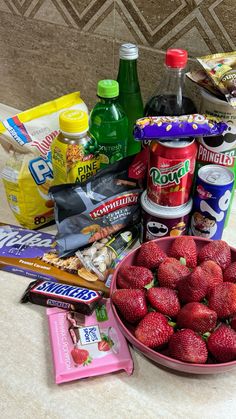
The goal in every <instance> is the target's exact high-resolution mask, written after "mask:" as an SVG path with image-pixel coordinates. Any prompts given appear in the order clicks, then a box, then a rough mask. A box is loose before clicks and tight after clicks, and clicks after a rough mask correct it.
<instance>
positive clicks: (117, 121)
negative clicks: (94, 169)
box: [89, 80, 128, 168]
mask: <svg viewBox="0 0 236 419" xmlns="http://www.w3.org/2000/svg"><path fill="white" fill-rule="evenodd" d="M97 95H98V97H99V99H100V101H99V102H98V103H97V104H96V105H95V106H94V108H93V110H92V111H91V114H90V124H89V132H90V134H91V135H92V136H93V137H94V138H95V139H96V140H97V143H98V147H99V154H100V163H101V166H100V167H101V168H104V167H106V166H107V165H108V164H112V163H114V162H115V161H117V160H121V159H123V158H124V157H126V156H127V143H128V118H127V116H126V114H125V112H124V110H123V108H122V107H121V105H120V103H119V102H118V96H119V84H118V82H117V81H116V80H100V81H99V82H98V85H97Z"/></svg>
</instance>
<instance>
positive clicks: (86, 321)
mask: <svg viewBox="0 0 236 419" xmlns="http://www.w3.org/2000/svg"><path fill="white" fill-rule="evenodd" d="M47 315H48V322H49V332H50V338H51V347H52V355H53V363H54V373H55V382H56V384H60V383H64V382H67V381H73V380H77V379H80V378H85V377H92V376H96V375H102V374H107V373H110V372H113V371H117V370H122V369H123V370H125V371H126V372H127V374H129V375H130V374H132V372H133V360H132V358H131V354H130V351H129V348H128V344H127V342H126V340H125V338H124V336H123V335H122V333H121V332H120V330H119V328H118V325H117V324H116V322H115V319H114V316H113V313H112V310H111V306H110V299H107V300H105V299H104V300H102V303H101V304H100V305H99V306H98V308H97V309H96V310H95V311H94V313H93V314H92V315H90V316H82V315H81V314H78V313H75V312H71V311H64V310H61V309H58V308H49V309H47Z"/></svg>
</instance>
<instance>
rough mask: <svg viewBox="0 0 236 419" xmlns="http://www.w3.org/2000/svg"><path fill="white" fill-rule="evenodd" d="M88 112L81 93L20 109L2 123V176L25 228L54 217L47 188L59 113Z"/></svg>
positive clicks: (11, 206)
mask: <svg viewBox="0 0 236 419" xmlns="http://www.w3.org/2000/svg"><path fill="white" fill-rule="evenodd" d="M65 109H80V110H83V111H86V112H88V109H87V106H86V105H85V103H84V102H83V100H82V99H81V97H80V92H75V93H70V94H68V95H65V96H62V97H60V98H58V99H55V100H52V101H50V102H47V103H44V104H42V105H39V106H36V107H35V108H32V109H29V110H27V111H24V112H21V113H19V114H18V115H16V116H14V117H12V118H8V119H6V120H5V121H2V123H0V144H1V145H2V146H3V148H4V149H5V150H6V151H7V152H8V155H9V158H8V159H7V161H6V163H5V167H4V169H3V171H2V174H1V177H2V179H3V183H4V187H5V191H6V195H7V200H8V203H9V206H10V208H11V210H12V211H13V213H14V215H15V217H16V219H17V220H18V222H19V223H20V224H21V225H22V226H24V227H25V228H30V229H34V228H37V227H42V226H43V225H45V224H47V223H49V222H50V221H51V220H53V218H54V210H53V202H52V201H51V200H50V198H49V196H48V189H49V187H50V186H51V185H52V182H53V172H52V163H51V143H52V140H53V139H54V138H55V137H56V136H57V135H58V133H59V113H60V112H61V111H62V110H65Z"/></svg>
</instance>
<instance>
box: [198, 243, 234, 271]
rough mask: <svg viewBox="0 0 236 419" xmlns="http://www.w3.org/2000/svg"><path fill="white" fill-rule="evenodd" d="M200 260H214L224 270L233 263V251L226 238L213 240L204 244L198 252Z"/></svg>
mask: <svg viewBox="0 0 236 419" xmlns="http://www.w3.org/2000/svg"><path fill="white" fill-rule="evenodd" d="M198 259H199V262H200V263H201V262H204V261H205V260H214V262H216V263H218V265H220V267H221V268H222V269H223V270H224V269H225V268H227V266H229V265H230V263H231V251H230V247H229V245H228V244H227V243H226V242H225V241H224V240H213V241H211V242H210V243H208V244H206V245H205V246H203V248H202V249H201V250H200V252H199V254H198Z"/></svg>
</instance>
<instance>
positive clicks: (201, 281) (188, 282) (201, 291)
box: [177, 266, 209, 303]
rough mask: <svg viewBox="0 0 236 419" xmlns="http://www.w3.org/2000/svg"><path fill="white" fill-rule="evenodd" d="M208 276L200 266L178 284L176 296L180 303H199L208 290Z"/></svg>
mask: <svg viewBox="0 0 236 419" xmlns="http://www.w3.org/2000/svg"><path fill="white" fill-rule="evenodd" d="M208 283H209V280H208V276H207V274H206V272H204V271H203V269H202V268H201V267H200V266H197V267H196V268H195V269H194V270H193V271H192V272H191V274H190V275H189V276H188V277H187V278H184V279H181V281H180V282H179V283H178V286H177V288H178V296H179V299H180V301H181V302H183V303H191V302H193V301H201V300H202V299H203V298H204V297H206V294H207V290H208Z"/></svg>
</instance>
